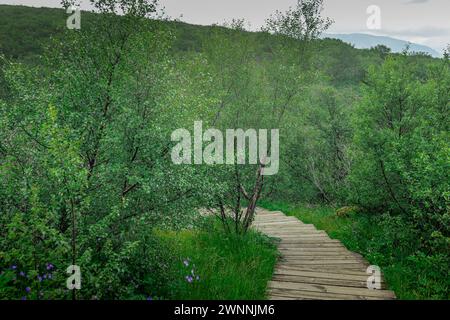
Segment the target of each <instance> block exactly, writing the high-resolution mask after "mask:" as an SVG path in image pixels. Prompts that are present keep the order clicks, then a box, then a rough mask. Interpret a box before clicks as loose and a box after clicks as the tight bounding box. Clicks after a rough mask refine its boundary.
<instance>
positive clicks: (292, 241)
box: [281, 237, 342, 246]
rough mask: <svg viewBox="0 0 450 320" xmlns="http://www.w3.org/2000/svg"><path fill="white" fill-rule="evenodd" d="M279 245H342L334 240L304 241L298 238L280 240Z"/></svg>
mask: <svg viewBox="0 0 450 320" xmlns="http://www.w3.org/2000/svg"><path fill="white" fill-rule="evenodd" d="M281 243H283V244H297V245H299V246H300V245H303V244H321V245H326V244H339V245H341V246H342V244H341V243H340V242H339V241H338V240H334V239H320V240H314V239H313V240H304V239H302V238H301V237H298V238H289V239H281Z"/></svg>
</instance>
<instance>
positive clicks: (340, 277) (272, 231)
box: [253, 209, 395, 300]
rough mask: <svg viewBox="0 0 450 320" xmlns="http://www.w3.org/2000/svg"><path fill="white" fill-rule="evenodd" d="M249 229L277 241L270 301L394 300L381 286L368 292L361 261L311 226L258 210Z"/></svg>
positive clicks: (276, 213)
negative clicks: (278, 255)
mask: <svg viewBox="0 0 450 320" xmlns="http://www.w3.org/2000/svg"><path fill="white" fill-rule="evenodd" d="M253 227H254V228H256V229H258V230H260V231H261V232H263V233H265V234H267V235H268V236H270V237H274V238H279V239H280V240H281V241H280V242H279V245H278V250H279V251H280V253H281V258H280V260H279V261H278V264H277V266H276V268H275V273H274V276H273V278H272V281H270V282H269V285H268V290H269V292H268V295H269V298H270V299H272V300H297V299H301V300H303V299H325V300H334V299H337V300H343V299H351V300H353V299H370V300H372V299H395V295H394V293H393V292H392V291H388V290H384V289H383V288H384V283H382V290H369V289H368V288H367V279H368V277H369V275H368V274H367V273H366V270H367V267H368V266H369V265H368V263H367V262H366V261H365V260H364V258H363V257H362V256H360V255H359V254H357V253H354V252H351V251H349V250H347V249H346V248H345V247H344V246H343V245H342V243H341V242H340V241H338V240H333V239H331V238H329V237H328V235H327V234H326V233H325V232H324V231H319V230H317V229H316V228H315V227H314V225H312V224H304V223H303V222H301V221H300V220H298V219H297V218H295V217H288V216H286V215H284V214H283V213H282V212H270V211H266V210H263V209H258V212H257V215H256V218H255V221H254V223H253Z"/></svg>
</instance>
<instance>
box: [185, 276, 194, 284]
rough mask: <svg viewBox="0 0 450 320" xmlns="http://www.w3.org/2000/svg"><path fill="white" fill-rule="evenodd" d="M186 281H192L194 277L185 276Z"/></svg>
mask: <svg viewBox="0 0 450 320" xmlns="http://www.w3.org/2000/svg"><path fill="white" fill-rule="evenodd" d="M186 281H187V282H189V283H192V281H194V278H192V276H186Z"/></svg>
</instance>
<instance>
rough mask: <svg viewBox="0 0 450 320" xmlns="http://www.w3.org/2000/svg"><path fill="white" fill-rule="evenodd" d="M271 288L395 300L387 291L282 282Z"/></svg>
mask: <svg viewBox="0 0 450 320" xmlns="http://www.w3.org/2000/svg"><path fill="white" fill-rule="evenodd" d="M269 288H271V289H285V290H301V291H312V292H320V293H336V294H350V295H355V296H364V297H379V298H391V299H393V298H395V295H394V294H393V293H392V292H390V291H387V290H369V289H362V288H353V287H340V286H332V285H318V284H309V283H297V282H284V281H283V282H282V281H270V282H269Z"/></svg>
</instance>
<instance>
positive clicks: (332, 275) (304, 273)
mask: <svg viewBox="0 0 450 320" xmlns="http://www.w3.org/2000/svg"><path fill="white" fill-rule="evenodd" d="M274 274H275V275H277V274H278V275H292V276H295V275H297V276H300V277H312V278H325V279H340V280H358V281H367V279H368V277H369V275H368V274H365V273H364V272H353V273H350V274H349V273H345V271H344V272H339V270H336V271H331V270H330V271H327V270H322V269H308V268H304V269H301V268H300V269H290V268H286V267H282V266H281V265H280V266H278V267H277V268H276V269H275V271H274ZM382 281H383V280H382Z"/></svg>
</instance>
